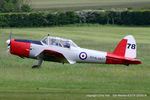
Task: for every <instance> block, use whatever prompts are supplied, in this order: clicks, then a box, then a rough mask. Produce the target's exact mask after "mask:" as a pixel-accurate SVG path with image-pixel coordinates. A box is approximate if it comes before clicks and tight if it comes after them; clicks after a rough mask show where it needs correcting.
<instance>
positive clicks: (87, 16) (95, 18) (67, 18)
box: [0, 10, 150, 27]
mask: <svg viewBox="0 0 150 100" xmlns="http://www.w3.org/2000/svg"><path fill="white" fill-rule="evenodd" d="M149 18H150V10H145V11H143V10H142V11H130V10H129V11H104V10H96V11H94V10H90V11H67V12H27V13H0V27H40V26H55V25H67V24H75V23H79V24H82V23H90V24H116V25H150V20H149Z"/></svg>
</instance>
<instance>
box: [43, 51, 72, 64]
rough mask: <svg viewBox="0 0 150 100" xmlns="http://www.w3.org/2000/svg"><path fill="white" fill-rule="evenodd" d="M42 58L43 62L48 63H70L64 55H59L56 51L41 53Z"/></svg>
mask: <svg viewBox="0 0 150 100" xmlns="http://www.w3.org/2000/svg"><path fill="white" fill-rule="evenodd" d="M40 56H41V57H42V58H43V60H46V61H53V62H59V63H70V62H68V60H67V59H66V58H65V56H64V55H63V54H62V53H59V52H57V51H54V50H49V49H45V50H44V51H42V52H41V53H40Z"/></svg>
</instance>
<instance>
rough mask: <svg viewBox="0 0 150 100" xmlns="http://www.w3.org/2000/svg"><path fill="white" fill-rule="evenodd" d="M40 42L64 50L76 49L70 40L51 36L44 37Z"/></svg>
mask: <svg viewBox="0 0 150 100" xmlns="http://www.w3.org/2000/svg"><path fill="white" fill-rule="evenodd" d="M42 42H43V43H44V44H46V45H52V46H59V47H64V48H71V47H78V45H76V44H75V43H74V42H73V41H72V40H69V39H63V38H59V37H52V36H47V37H45V38H44V39H43V40H42Z"/></svg>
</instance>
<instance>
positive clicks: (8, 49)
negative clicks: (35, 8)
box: [6, 33, 12, 55]
mask: <svg viewBox="0 0 150 100" xmlns="http://www.w3.org/2000/svg"><path fill="white" fill-rule="evenodd" d="M11 34H12V33H10V35H9V40H7V41H6V43H7V45H8V47H7V51H6V53H7V55H8V53H9V51H10V43H11Z"/></svg>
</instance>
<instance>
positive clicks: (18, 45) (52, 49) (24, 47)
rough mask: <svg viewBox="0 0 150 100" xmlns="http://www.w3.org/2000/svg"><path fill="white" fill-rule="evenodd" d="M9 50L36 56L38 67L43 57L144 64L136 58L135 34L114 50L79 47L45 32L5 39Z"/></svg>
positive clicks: (85, 61)
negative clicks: (30, 37) (32, 37)
mask: <svg viewBox="0 0 150 100" xmlns="http://www.w3.org/2000/svg"><path fill="white" fill-rule="evenodd" d="M6 43H7V44H8V52H10V53H11V54H13V55H17V56H20V57H21V58H32V59H37V61H38V62H37V64H36V65H34V66H32V68H33V69H34V68H39V67H40V66H41V64H42V61H43V60H44V61H52V62H58V63H63V64H64V63H70V64H75V63H99V64H124V65H127V66H128V65H130V64H141V63H142V62H141V60H139V59H135V58H136V47H137V45H136V41H135V39H134V37H133V36H132V35H128V36H125V37H124V38H123V39H122V40H121V41H120V42H119V44H118V45H117V47H116V48H115V50H114V51H113V52H112V53H109V52H104V51H97V50H90V49H85V48H80V47H79V46H78V45H77V44H75V43H74V42H73V41H72V40H70V39H64V38H60V37H54V36H50V35H49V34H48V36H46V37H45V38H44V39H42V40H41V41H37V40H27V39H11V34H10V37H9V40H7V41H6Z"/></svg>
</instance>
